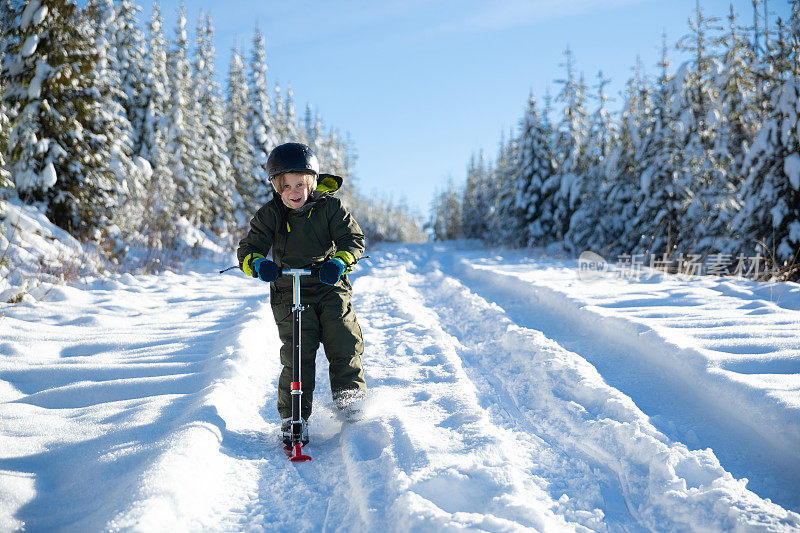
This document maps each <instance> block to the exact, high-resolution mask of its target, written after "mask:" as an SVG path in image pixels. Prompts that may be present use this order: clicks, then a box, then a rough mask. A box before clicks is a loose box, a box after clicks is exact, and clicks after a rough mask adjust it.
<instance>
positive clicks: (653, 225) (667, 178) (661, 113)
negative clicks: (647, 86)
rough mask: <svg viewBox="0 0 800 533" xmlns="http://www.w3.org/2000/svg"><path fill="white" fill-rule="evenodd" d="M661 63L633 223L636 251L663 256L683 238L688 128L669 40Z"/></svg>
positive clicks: (671, 251)
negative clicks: (682, 116)
mask: <svg viewBox="0 0 800 533" xmlns="http://www.w3.org/2000/svg"><path fill="white" fill-rule="evenodd" d="M659 66H660V67H661V74H660V76H659V78H658V81H657V83H656V91H655V93H654V97H653V109H654V110H655V117H654V120H653V132H652V134H651V135H650V141H649V142H647V143H646V144H645V145H644V147H643V152H642V158H641V169H642V170H641V176H640V186H639V191H638V201H637V202H636V203H637V204H638V206H639V207H638V209H637V211H636V217H635V219H634V222H633V224H632V227H633V228H635V231H636V232H637V233H638V238H637V240H636V243H635V246H634V249H633V252H635V253H644V254H647V253H651V254H656V255H659V256H662V255H663V254H672V253H673V252H675V250H676V247H677V243H678V242H680V236H681V235H680V229H681V228H680V222H681V220H682V218H683V213H684V210H685V208H686V203H687V201H686V198H687V195H688V191H687V190H686V185H685V182H684V181H683V180H682V179H680V178H681V176H684V175H685V174H686V162H685V160H684V154H683V152H682V151H681V148H682V146H683V144H682V142H681V141H682V140H683V135H684V131H683V129H682V128H683V123H682V122H681V121H680V120H678V119H677V117H676V114H677V113H678V112H680V109H677V108H676V107H675V101H676V100H677V96H676V93H677V91H678V89H677V88H676V83H675V80H674V79H673V78H672V76H671V75H670V73H669V61H668V60H667V45H666V42H664V46H663V53H662V58H661V61H660V63H659ZM624 253H629V252H627V251H626V252H624Z"/></svg>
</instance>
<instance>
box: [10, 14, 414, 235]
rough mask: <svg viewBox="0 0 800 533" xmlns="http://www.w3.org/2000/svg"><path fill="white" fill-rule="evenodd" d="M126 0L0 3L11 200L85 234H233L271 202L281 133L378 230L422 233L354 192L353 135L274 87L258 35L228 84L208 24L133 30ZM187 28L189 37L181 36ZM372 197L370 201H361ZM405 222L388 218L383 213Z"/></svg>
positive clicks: (155, 18)
mask: <svg viewBox="0 0 800 533" xmlns="http://www.w3.org/2000/svg"><path fill="white" fill-rule="evenodd" d="M140 12H141V8H140V7H139V6H138V5H137V4H136V3H135V2H134V1H133V0H117V1H114V0H89V1H88V2H86V3H85V5H84V6H83V7H79V6H78V5H77V4H76V3H75V2H74V1H73V0H30V1H22V0H0V32H2V34H1V35H0V43H2V44H1V45H0V60H1V61H2V71H0V93H2V98H0V201H1V200H2V199H3V198H10V197H11V196H13V195H16V196H18V197H19V198H21V199H22V200H23V201H25V202H26V203H29V204H36V205H37V206H39V207H40V208H41V210H42V211H43V212H45V213H46V214H47V216H48V218H50V220H52V221H53V222H55V223H56V224H58V225H59V226H61V227H63V228H65V229H67V230H68V231H70V232H72V233H73V234H74V235H76V236H79V237H81V238H84V239H93V240H99V241H115V242H116V247H117V248H122V247H124V246H128V245H142V246H146V247H150V248H156V249H158V248H165V247H169V245H170V242H171V238H172V237H173V236H174V232H175V226H176V221H177V220H179V219H180V218H183V219H186V220H187V221H188V222H189V223H190V224H192V225H194V226H196V227H198V228H202V229H204V230H206V231H209V232H213V233H215V234H217V235H228V236H229V237H230V238H231V239H233V240H235V239H237V238H238V235H239V233H241V230H242V229H243V228H245V227H246V225H247V223H248V221H249V218H250V217H251V216H252V214H253V213H255V211H256V210H257V209H258V207H259V206H260V205H261V204H262V203H263V202H264V201H266V200H267V199H268V198H269V194H271V186H270V185H269V183H268V182H267V180H266V171H265V165H266V160H267V156H268V154H269V152H270V150H271V149H272V148H273V147H275V146H277V145H279V144H282V143H284V142H289V141H299V142H304V143H306V144H308V145H310V146H311V147H312V148H313V149H314V151H315V152H316V154H317V155H318V157H319V159H320V164H321V167H322V168H323V169H324V170H325V171H326V172H331V173H335V174H338V175H341V176H343V177H345V186H344V188H343V190H342V191H341V192H340V193H339V194H340V195H341V196H342V197H343V200H344V201H345V202H346V203H347V204H348V205H349V206H350V207H351V209H352V210H353V211H354V212H355V213H356V216H357V217H358V218H359V221H360V222H361V223H362V225H363V226H364V229H365V232H366V233H367V234H368V236H369V237H371V238H373V239H386V240H415V239H420V238H422V235H423V232H422V229H421V226H420V224H419V222H417V221H416V220H415V219H414V217H412V216H411V215H409V213H408V212H407V210H406V209H405V208H404V207H402V206H401V205H394V204H391V203H388V202H377V203H376V202H372V201H369V202H368V201H367V200H365V199H364V198H362V197H361V196H360V195H359V194H358V191H357V188H356V187H354V179H353V176H352V167H353V163H354V161H355V158H356V152H355V149H354V147H353V145H352V143H351V142H350V141H349V140H348V139H346V138H343V137H342V135H341V134H340V133H339V132H338V131H337V130H336V129H333V128H328V127H326V126H325V125H324V122H323V120H322V118H321V117H320V115H319V114H318V113H316V112H314V111H313V110H312V108H311V106H306V108H305V111H304V112H303V113H302V117H298V116H297V115H298V113H297V111H296V109H295V103H294V98H293V94H292V89H291V86H286V87H281V86H280V85H279V84H277V83H276V84H275V85H273V86H270V85H269V84H268V81H267V61H266V53H265V43H264V36H263V34H262V33H261V32H260V31H259V30H258V29H256V30H255V33H254V35H253V39H252V43H251V46H250V53H249V56H248V57H245V54H244V53H243V51H242V50H240V49H238V48H234V50H233V52H232V54H231V60H230V64H229V68H228V72H227V78H226V82H225V85H226V86H225V87H220V84H219V83H218V82H217V81H216V79H217V75H216V73H215V71H214V60H215V54H216V52H215V45H214V28H213V25H212V21H211V19H210V17H208V16H200V17H199V20H198V21H197V23H196V25H195V27H194V29H193V31H191V32H190V30H189V28H188V23H187V19H186V14H185V12H184V10H183V9H181V10H180V12H179V13H178V20H177V24H176V27H175V28H174V29H172V30H171V31H167V30H166V29H165V28H164V22H163V18H162V14H161V11H160V8H159V5H158V4H155V5H154V9H153V13H152V16H151V17H150V18H149V20H147V21H146V25H145V27H141V25H140V23H139V21H138V18H139V14H140ZM190 33H191V34H192V35H193V38H190ZM367 206H369V209H367ZM398 210H399V211H402V217H401V220H402V221H403V222H398V223H394V224H387V223H386V218H387V217H389V216H390V215H388V214H387V213H391V217H392V218H393V219H397V216H396V215H397V211H398Z"/></svg>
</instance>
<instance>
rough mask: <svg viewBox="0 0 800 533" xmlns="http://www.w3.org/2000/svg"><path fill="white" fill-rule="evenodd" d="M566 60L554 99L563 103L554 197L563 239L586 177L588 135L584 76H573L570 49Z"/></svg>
mask: <svg viewBox="0 0 800 533" xmlns="http://www.w3.org/2000/svg"><path fill="white" fill-rule="evenodd" d="M564 57H565V61H564V63H562V64H561V65H562V66H563V67H564V68H565V70H566V77H565V78H563V79H560V80H556V82H557V83H559V84H560V85H561V86H562V87H561V91H560V92H559V94H558V96H557V97H556V101H557V102H560V103H562V104H563V106H564V107H563V114H562V117H561V120H560V122H559V124H558V128H557V132H556V135H557V138H558V141H557V144H556V148H555V157H556V164H557V168H558V171H557V174H558V178H559V187H558V192H557V193H556V197H555V210H554V214H553V218H554V221H555V232H556V233H555V236H556V240H558V241H563V240H564V237H565V235H566V232H567V230H568V229H569V224H570V219H571V218H572V213H574V212H575V210H576V209H577V208H578V200H579V198H578V194H577V192H578V191H580V190H581V184H580V181H581V180H583V179H585V177H586V171H587V170H588V166H589V165H588V160H587V152H586V150H587V144H586V141H587V137H588V134H589V123H588V114H587V112H586V96H585V95H586V85H585V83H584V81H583V76H581V78H580V79H576V77H575V70H574V58H573V55H572V50H570V49H569V48H567V49H566V50H565V51H564Z"/></svg>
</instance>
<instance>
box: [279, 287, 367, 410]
mask: <svg viewBox="0 0 800 533" xmlns="http://www.w3.org/2000/svg"><path fill="white" fill-rule="evenodd" d="M303 305H304V306H305V309H303V313H302V315H301V322H300V331H301V344H300V380H301V382H302V384H303V395H302V396H301V400H302V401H301V416H302V417H303V418H305V419H308V417H309V416H311V404H312V402H313V399H314V386H315V379H314V378H315V359H316V354H317V348H319V344H320V342H322V346H323V347H324V348H325V356H326V357H327V359H328V364H329V368H328V374H329V377H330V380H331V392H332V394H333V397H334V400H337V398H341V397H346V396H350V397H352V396H353V395H356V396H363V395H364V394H366V391H367V384H366V382H365V381H364V369H363V367H362V365H361V354H363V353H364V340H363V338H362V336H361V327H360V326H359V325H358V322H357V321H356V314H355V312H354V311H353V306H352V305H351V304H350V292H349V291H347V292H344V291H333V290H332V291H330V292H327V293H326V294H323V295H322V296H320V297H318V298H317V299H316V300H315V301H311V302H307V301H303ZM272 314H273V316H274V317H275V323H276V324H277V326H278V335H280V338H281V342H282V343H283V345H282V346H281V352H280V354H281V364H282V365H283V370H282V371H281V375H280V378H279V379H278V412H279V413H280V416H281V418H288V417H290V416H292V397H291V393H290V386H291V382H292V329H293V324H294V321H293V316H292V306H291V304H289V305H286V304H277V305H273V306H272Z"/></svg>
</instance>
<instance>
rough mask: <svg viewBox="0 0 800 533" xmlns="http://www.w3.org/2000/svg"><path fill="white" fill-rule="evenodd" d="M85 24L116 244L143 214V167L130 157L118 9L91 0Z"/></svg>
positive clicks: (109, 1) (106, 1) (100, 0)
mask: <svg viewBox="0 0 800 533" xmlns="http://www.w3.org/2000/svg"><path fill="white" fill-rule="evenodd" d="M86 13H87V16H88V19H87V20H88V23H89V24H90V26H91V29H92V30H93V32H94V42H95V48H96V49H97V51H98V57H99V59H98V62H97V65H96V67H95V69H94V70H93V72H92V74H91V76H90V78H89V80H88V82H89V84H90V85H92V86H95V87H97V88H98V92H97V94H98V96H99V97H100V98H101V100H102V103H101V107H100V116H99V117H98V118H99V121H100V123H99V124H98V127H97V129H98V130H101V131H105V132H107V133H106V134H105V135H104V138H103V139H101V141H100V142H101V143H102V144H101V149H103V150H107V151H108V160H109V164H110V168H111V169H112V170H113V172H114V175H115V181H116V185H117V190H116V192H115V200H116V205H115V206H114V209H113V215H112V216H111V221H112V222H113V224H114V227H112V228H110V231H111V232H112V233H114V234H118V233H119V231H117V230H120V231H121V232H122V234H121V235H120V234H118V235H111V236H112V237H113V238H115V239H116V240H117V245H118V247H119V246H121V242H120V241H121V240H122V239H124V238H125V236H126V235H130V234H131V233H132V232H133V231H134V230H135V229H134V228H135V226H137V225H138V224H139V220H140V219H141V217H142V210H141V201H142V196H143V194H144V183H143V179H144V177H145V175H144V174H143V169H142V168H141V167H140V166H137V165H135V164H134V162H133V160H132V159H131V155H132V148H131V125H130V122H129V121H128V115H127V112H126V110H125V103H126V102H127V99H128V96H127V94H126V93H125V92H123V91H122V89H121V82H120V70H121V69H120V65H119V62H118V61H117V49H116V48H115V46H114V45H113V40H112V37H113V35H114V34H116V33H117V32H116V30H115V26H116V24H117V12H116V8H115V6H114V3H113V1H112V0H90V1H89V2H88V4H87V7H86Z"/></svg>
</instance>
